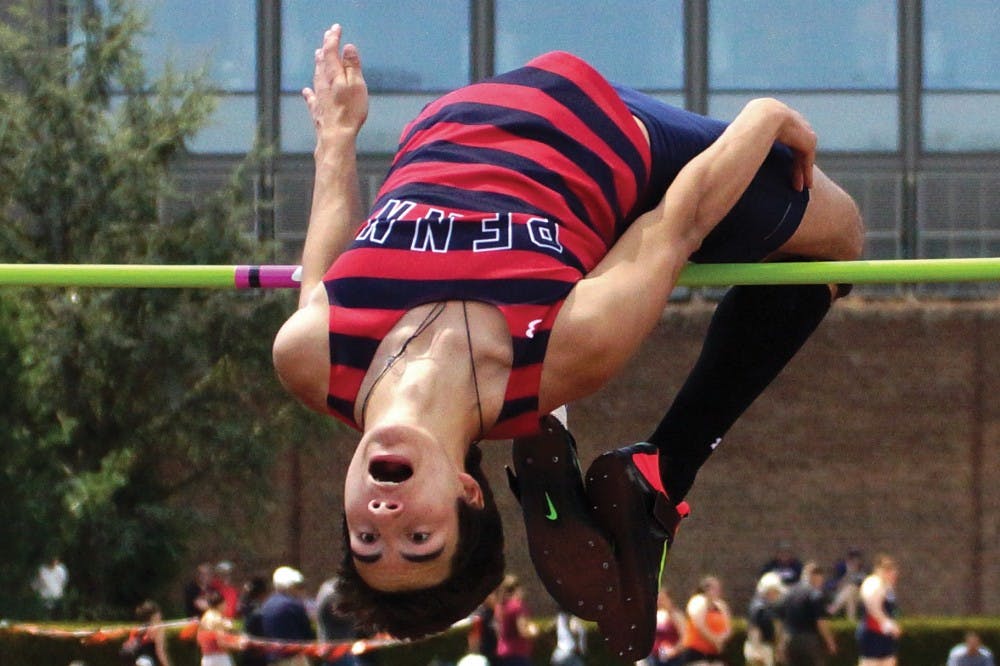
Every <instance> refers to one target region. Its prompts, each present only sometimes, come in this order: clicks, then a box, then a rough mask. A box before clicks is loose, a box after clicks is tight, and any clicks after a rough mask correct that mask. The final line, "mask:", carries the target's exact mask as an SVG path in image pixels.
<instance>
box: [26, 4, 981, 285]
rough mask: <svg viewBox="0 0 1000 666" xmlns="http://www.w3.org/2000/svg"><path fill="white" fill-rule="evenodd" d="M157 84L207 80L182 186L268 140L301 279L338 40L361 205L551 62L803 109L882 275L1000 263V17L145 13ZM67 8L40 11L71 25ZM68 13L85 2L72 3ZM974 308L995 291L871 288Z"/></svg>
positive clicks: (922, 12)
mask: <svg viewBox="0 0 1000 666" xmlns="http://www.w3.org/2000/svg"><path fill="white" fill-rule="evenodd" d="M136 2H137V4H138V6H139V7H140V8H142V10H143V11H145V12H146V14H147V16H148V18H149V34H148V35H147V37H146V38H145V39H144V41H143V43H142V44H141V48H142V50H143V52H144V54H145V57H146V60H147V64H148V67H149V70H150V72H151V73H152V74H153V75H155V74H156V73H158V72H160V71H162V70H163V68H164V66H165V63H167V62H170V63H173V65H174V66H177V67H180V68H181V69H189V68H194V67H199V66H202V65H205V66H207V68H208V71H209V73H210V76H211V79H212V81H213V83H214V84H215V85H216V86H217V87H218V89H219V99H218V101H219V106H218V110H217V111H216V113H215V116H214V117H213V119H212V122H211V123H210V125H209V126H208V127H207V128H205V130H204V131H203V132H201V133H200V134H199V135H198V136H197V137H196V138H195V140H194V141H193V142H192V143H191V146H190V148H191V154H190V159H188V160H187V161H186V162H185V164H184V165H183V167H182V169H181V174H180V175H181V178H182V182H184V183H186V185H187V186H188V187H190V188H191V189H192V190H193V191H198V190H201V189H203V188H212V187H214V186H216V185H217V184H218V183H219V182H220V181H221V180H222V179H223V178H225V175H226V174H227V173H228V172H229V170H230V169H231V168H232V166H233V165H234V164H236V163H237V162H238V161H239V160H240V159H241V157H242V155H243V154H245V153H246V151H248V150H249V149H250V148H251V147H252V146H253V145H254V142H255V140H257V139H258V138H259V139H260V140H262V141H263V142H264V143H265V144H266V145H272V146H275V147H276V148H277V151H276V153H275V157H274V158H273V159H269V160H267V161H266V163H265V164H264V166H263V167H262V171H261V173H260V174H259V178H258V183H257V191H258V196H259V197H260V198H261V199H262V201H263V202H265V203H272V202H273V206H262V207H261V208H260V212H259V214H258V219H257V220H256V221H255V226H256V229H255V231H256V233H258V234H259V235H260V236H261V237H264V238H270V237H274V238H276V239H278V240H279V241H281V247H282V248H283V250H282V252H281V254H282V256H281V257H278V259H280V260H283V261H294V260H295V258H296V257H297V255H298V251H299V247H300V245H301V240H302V238H303V237H304V234H305V227H306V221H307V218H308V208H309V200H310V188H311V179H312V162H311V151H312V148H313V133H312V125H311V122H310V119H309V117H308V113H307V112H306V109H305V105H304V104H303V103H302V102H301V99H300V94H299V93H300V91H301V89H302V88H303V87H304V86H307V85H310V83H311V78H312V61H313V55H312V54H313V51H314V49H315V48H316V46H317V45H318V44H319V43H320V41H321V38H322V34H323V31H324V30H325V28H326V27H328V26H329V25H330V24H331V23H333V22H339V23H341V24H343V25H344V26H345V39H346V40H349V41H352V42H354V43H356V44H358V46H359V48H360V50H361V54H362V60H363V63H364V66H365V73H366V78H367V81H368V84H369V88H370V91H371V113H370V116H369V120H368V122H367V124H366V126H365V128H364V129H363V130H362V133H361V136H360V138H359V144H360V151H361V165H360V168H361V170H362V172H363V173H362V184H363V185H362V186H363V189H364V195H365V196H366V197H367V198H369V199H370V197H371V196H372V194H373V193H374V191H375V190H376V189H377V188H378V186H379V184H380V182H381V179H382V176H383V174H384V172H385V169H386V166H387V163H388V159H389V156H390V155H391V153H392V151H393V149H394V147H395V143H396V140H397V137H398V134H399V131H400V129H401V128H402V126H403V124H404V123H405V122H406V121H407V120H408V119H409V118H410V117H412V116H413V115H414V114H415V113H416V112H417V111H418V110H419V109H420V108H421V107H422V106H423V105H424V104H426V103H427V102H428V101H430V100H431V99H433V98H434V97H435V96H437V95H439V94H440V93H442V92H445V91H447V90H450V89H452V88H455V87H457V86H461V85H463V84H466V83H469V82H472V81H476V80H479V79H481V78H484V77H487V76H490V75H491V74H494V73H496V72H501V71H505V70H507V69H510V68H513V67H516V66H518V65H520V64H522V63H523V62H525V61H527V60H528V59H530V58H531V57H533V56H535V55H537V54H539V53H542V52H545V51H548V50H554V49H561V50H568V51H572V52H574V53H577V54H578V55H580V56H582V57H584V58H585V59H588V60H589V61H591V62H592V63H593V64H594V65H595V66H597V68H598V69H600V70H601V71H602V72H603V73H605V75H606V76H608V78H610V79H612V80H613V81H615V82H617V83H621V84H624V85H628V86H631V87H634V88H638V89H641V90H643V91H645V92H648V93H650V94H653V95H655V96H657V97H659V98H661V99H663V100H664V101H667V102H669V103H673V104H676V105H679V106H684V107H686V108H688V109H691V110H693V111H696V112H699V113H706V114H709V115H712V116H716V117H719V118H722V119H729V118H732V117H733V116H734V115H735V114H736V113H737V112H738V110H739V109H740V107H741V106H742V105H743V104H744V103H745V102H746V101H747V100H749V99H751V98H753V97H759V96H775V97H778V98H779V99H782V100H784V101H786V102H788V103H790V104H791V105H792V106H794V107H796V108H798V109H800V110H802V111H803V112H804V113H805V115H806V116H807V117H808V118H809V119H810V122H812V124H813V126H814V127H815V128H816V130H817V133H818V134H819V137H820V163H821V165H822V166H823V168H824V169H825V170H826V171H827V172H828V173H830V174H831V175H832V176H833V177H834V178H835V179H837V180H838V181H839V182H841V183H843V184H844V186H845V187H846V188H847V189H848V190H849V191H850V192H851V194H852V195H853V196H854V197H855V198H856V199H857V200H858V202H859V204H860V205H861V208H862V210H863V213H864V215H865V219H866V222H867V225H868V235H867V247H866V256H867V258H872V259H888V258H925V257H926V258H937V257H981V256H1000V40H997V39H996V35H995V29H996V26H998V25H1000V3H997V2H996V0H842V1H841V2H836V3H830V2H824V1H823V0H794V1H793V0H752V1H746V2H745V1H742V0H739V1H738V0H683V1H682V0H627V1H626V2H620V3H607V2H602V1H600V0H435V2H432V3H426V2H422V1H421V0H331V1H329V2H322V3H320V2H311V1H309V0H216V1H215V2H211V3H205V2H201V0H136ZM64 3H65V0H43V2H42V4H43V5H47V6H48V7H49V11H50V12H53V13H58V12H59V11H61V9H60V8H61V7H63V6H64ZM69 4H70V5H72V3H69ZM911 290H915V291H916V293H917V294H918V295H924V294H927V295H935V294H937V295H947V296H954V295H958V296H966V297H970V296H971V297H975V296H978V295H995V294H996V293H998V288H997V286H996V285H995V284H967V285H936V286H926V285H925V286H920V287H915V288H911V287H899V286H889V287H868V288H866V291H867V292H868V293H869V294H875V295H877V294H887V295H895V294H898V293H900V292H903V291H906V292H909V291H911Z"/></svg>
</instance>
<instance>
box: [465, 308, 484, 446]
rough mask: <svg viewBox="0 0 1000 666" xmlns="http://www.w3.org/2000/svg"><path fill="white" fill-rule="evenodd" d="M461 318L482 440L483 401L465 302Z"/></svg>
mask: <svg viewBox="0 0 1000 666" xmlns="http://www.w3.org/2000/svg"><path fill="white" fill-rule="evenodd" d="M462 316H463V317H465V339H466V341H467V342H468V343H469V365H471V366H472V385H473V386H474V387H475V389H476V407H478V408H479V438H478V439H477V440H476V441H477V442H478V441H479V440H481V439H482V438H483V435H484V434H486V433H485V432H484V430H485V427H484V425H483V401H482V400H480V398H479V377H477V376H476V357H475V355H474V354H473V353H472V330H471V329H470V328H469V308H468V306H467V304H466V302H465V301H462Z"/></svg>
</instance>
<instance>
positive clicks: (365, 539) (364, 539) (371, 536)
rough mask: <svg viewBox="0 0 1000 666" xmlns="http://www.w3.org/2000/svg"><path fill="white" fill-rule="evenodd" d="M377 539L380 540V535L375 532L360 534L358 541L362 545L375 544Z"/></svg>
mask: <svg viewBox="0 0 1000 666" xmlns="http://www.w3.org/2000/svg"><path fill="white" fill-rule="evenodd" d="M376 539H378V535H376V534H375V533H374V532H358V540H359V541H361V543H375V541H376Z"/></svg>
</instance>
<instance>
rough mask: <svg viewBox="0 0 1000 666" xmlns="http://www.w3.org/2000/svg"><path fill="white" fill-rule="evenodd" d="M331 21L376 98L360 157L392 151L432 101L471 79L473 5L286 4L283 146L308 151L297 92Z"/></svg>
mask: <svg viewBox="0 0 1000 666" xmlns="http://www.w3.org/2000/svg"><path fill="white" fill-rule="evenodd" d="M334 22H337V23H340V24H341V25H342V26H344V42H345V43H347V42H350V43H354V44H357V46H358V49H359V51H360V52H361V62H362V65H363V67H364V72H365V81H366V82H367V83H368V89H369V93H370V95H371V99H370V108H369V114H368V121H367V122H366V123H365V127H364V129H362V131H361V135H360V136H359V137H358V147H359V150H361V151H363V152H391V151H392V150H394V149H395V147H396V143H397V141H398V140H399V133H400V131H401V130H402V128H403V125H404V124H405V123H406V122H408V121H409V120H410V119H411V118H412V117H413V116H414V115H416V113H417V112H418V111H419V110H420V109H421V108H422V107H423V106H424V105H425V104H426V103H427V102H429V101H430V100H431V99H433V98H434V97H437V96H438V95H439V94H441V93H442V92H445V91H448V90H452V89H454V88H457V87H459V86H462V85H465V84H466V83H468V82H469V78H470V71H471V67H470V56H469V50H470V44H469V41H470V15H469V2H468V0H435V2H425V1H424V0H381V1H379V0H366V1H365V2H357V1H347V0H338V1H336V2H324V3H316V2H311V1H309V0H286V2H283V3H282V15H281V136H282V149H283V150H285V151H291V152H311V151H312V149H313V147H314V145H315V135H314V133H313V129H312V123H311V121H310V120H309V115H308V112H307V111H306V108H305V105H304V104H303V103H302V101H301V99H300V96H299V93H300V91H301V90H302V88H304V87H306V86H311V85H312V75H313V53H314V52H315V50H316V48H317V47H318V46H319V45H320V43H321V42H322V39H323V33H324V31H325V30H326V29H327V28H329V27H330V25H331V24H333V23H334Z"/></svg>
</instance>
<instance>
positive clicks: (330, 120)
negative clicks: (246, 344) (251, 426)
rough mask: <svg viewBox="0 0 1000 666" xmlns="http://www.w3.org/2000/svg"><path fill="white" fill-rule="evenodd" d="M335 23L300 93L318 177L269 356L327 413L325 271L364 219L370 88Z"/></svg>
mask: <svg viewBox="0 0 1000 666" xmlns="http://www.w3.org/2000/svg"><path fill="white" fill-rule="evenodd" d="M340 36H341V28H340V26H339V25H334V26H333V27H332V28H330V29H329V30H327V31H326V34H325V35H324V36H323V46H322V47H321V48H319V49H317V50H316V54H315V55H316V69H315V73H314V75H313V87H312V88H306V89H305V90H303V91H302V96H303V97H304V98H305V101H306V105H307V106H308V107H309V113H310V115H311V116H312V119H313V124H314V125H315V126H316V149H315V151H314V153H313V157H314V159H315V162H316V177H315V180H314V183H313V198H312V211H311V213H310V215H309V228H308V230H307V231H306V241H305V246H304V247H303V250H302V287H301V291H300V292H299V309H298V310H297V311H296V312H295V313H294V314H293V315H292V316H291V317H289V318H288V321H286V322H285V324H284V326H282V327H281V330H280V331H278V334H277V336H275V339H274V347H273V349H272V359H273V362H274V368H275V370H276V371H277V373H278V378H279V379H280V380H281V383H282V384H283V385H284V386H285V388H287V389H288V391H289V392H291V393H292V394H294V395H295V396H296V397H298V398H299V400H301V401H302V402H303V403H305V405H306V406H308V407H310V408H311V409H314V410H316V411H318V412H325V410H326V392H327V388H328V387H327V383H328V379H327V374H328V368H329V363H330V345H329V335H328V333H327V330H328V325H327V324H328V321H327V318H328V316H329V314H328V312H329V310H328V304H327V300H326V294H325V293H323V287H322V283H321V281H322V279H323V274H324V273H325V272H326V270H327V269H328V268H329V267H330V264H332V263H333V260H334V259H336V258H337V256H338V255H340V253H341V252H343V250H344V248H345V247H347V244H348V243H349V242H350V241H351V237H352V235H353V233H354V230H355V228H356V227H357V225H358V224H359V223H360V222H361V219H362V214H363V213H362V210H361V193H360V188H359V186H358V169H357V149H356V145H355V143H356V139H357V135H358V132H359V131H360V130H361V126H362V125H363V124H364V122H365V118H367V116H368V89H367V87H366V86H365V80H364V77H363V76H362V73H361V60H360V58H359V57H358V50H357V48H355V47H354V46H353V45H351V44H348V45H346V46H344V49H343V52H341V49H340Z"/></svg>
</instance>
